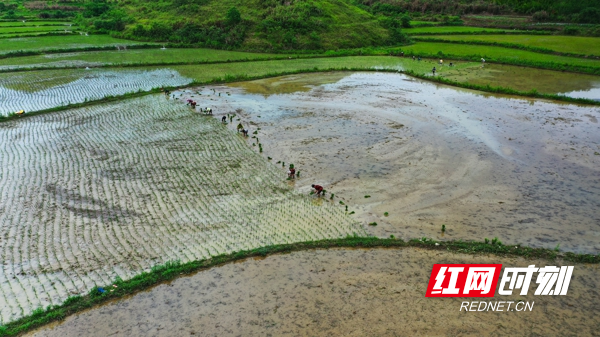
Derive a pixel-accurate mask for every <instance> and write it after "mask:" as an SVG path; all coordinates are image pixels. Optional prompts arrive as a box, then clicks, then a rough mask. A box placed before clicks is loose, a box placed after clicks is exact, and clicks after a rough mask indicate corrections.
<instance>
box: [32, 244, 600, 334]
mask: <svg viewBox="0 0 600 337" xmlns="http://www.w3.org/2000/svg"><path fill="white" fill-rule="evenodd" d="M434 263H502V264H504V265H506V266H511V267H526V266H528V265H531V264H533V265H535V266H538V267H541V266H549V265H563V264H564V263H562V262H560V261H553V262H548V261H543V260H524V259H520V258H501V257H497V256H469V255H462V254H453V253H448V252H443V251H426V250H418V249H377V250H317V251H307V252H296V253H291V254H287V255H278V256H270V257H267V258H266V259H259V260H255V259H248V260H245V261H242V262H240V263H232V264H228V265H225V266H221V267H217V268H213V269H210V270H207V271H203V272H200V273H198V274H196V275H193V276H191V277H183V278H180V279H177V280H175V281H173V282H172V283H170V284H163V285H160V286H157V287H155V288H153V289H151V290H149V291H147V292H142V293H139V294H137V295H134V296H133V297H130V298H128V299H126V300H122V301H118V302H113V303H111V304H108V305H105V306H103V307H99V308H96V309H92V310H89V311H87V312H83V313H81V314H78V315H74V316H71V317H69V318H67V319H66V320H65V321H64V323H62V324H60V325H54V326H49V327H45V328H43V329H41V330H39V331H37V332H33V333H31V334H30V335H33V336H60V337H68V336H193V335H195V336H459V335H468V336H525V335H527V336H566V335H577V336H591V335H594V334H595V333H597V331H598V329H600V319H599V318H598V315H596V314H594V313H598V312H599V311H600V298H598V293H597V291H596V289H598V287H600V283H599V281H598V277H597V276H598V266H596V265H577V264H576V265H575V266H574V271H573V277H572V280H571V282H570V285H569V290H568V294H567V295H566V296H534V295H533V293H534V291H535V289H536V288H537V284H535V279H534V280H533V281H532V285H531V287H530V288H529V292H528V294H527V295H526V296H521V295H517V293H516V292H515V294H514V295H512V296H499V295H496V296H495V297H494V298H485V299H484V300H486V302H497V301H513V302H517V301H519V300H523V301H527V302H529V303H532V302H533V309H532V310H531V311H528V312H517V311H510V312H492V311H487V312H465V311H464V310H463V312H462V313H461V312H460V311H459V310H460V306H461V301H463V300H468V299H464V298H425V296H424V294H425V290H426V288H427V284H428V282H429V276H430V274H431V268H432V265H433V264H434ZM567 265H573V264H572V263H567ZM472 300H477V299H472ZM506 306H507V304H506V305H505V307H504V308H505V309H506ZM513 308H514V306H513Z"/></svg>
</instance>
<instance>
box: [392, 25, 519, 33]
mask: <svg viewBox="0 0 600 337" xmlns="http://www.w3.org/2000/svg"><path fill="white" fill-rule="evenodd" d="M403 32H405V33H407V34H411V35H418V34H433V33H439V34H444V33H465V34H469V33H479V32H490V33H493V32H524V31H516V30H513V29H498V28H482V27H468V26H439V27H415V28H405V29H403Z"/></svg>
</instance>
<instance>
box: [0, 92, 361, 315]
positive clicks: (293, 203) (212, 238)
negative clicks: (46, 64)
mask: <svg viewBox="0 0 600 337" xmlns="http://www.w3.org/2000/svg"><path fill="white" fill-rule="evenodd" d="M0 142H1V143H2V144H5V146H3V147H1V148H0V157H1V158H2V163H3V165H2V166H1V167H0V205H2V206H1V207H2V212H0V238H2V241H1V243H2V244H1V245H0V259H1V260H2V261H3V264H2V265H1V266H0V324H1V323H6V322H9V321H12V320H15V319H17V318H19V317H22V316H23V315H27V314H30V313H31V312H33V310H35V309H37V308H39V307H46V306H48V305H54V304H59V303H62V302H63V301H64V300H66V299H67V298H68V297H69V296H70V295H73V294H79V293H84V292H87V291H89V290H90V289H92V288H93V287H94V286H102V285H105V284H109V283H110V282H111V281H112V280H114V279H115V278H116V277H121V278H123V279H127V278H131V277H133V276H134V275H136V274H138V273H140V272H141V271H144V270H149V269H151V268H152V267H153V266H155V265H157V264H162V263H165V262H166V261H172V260H181V261H182V262H186V261H192V260H197V259H202V258H207V257H211V256H214V255H218V254H223V253H231V252H234V251H240V250H247V249H254V248H258V247H262V246H266V245H272V244H280V243H293V242H299V241H307V240H319V239H324V238H339V237H345V236H347V235H349V234H350V235H351V234H353V233H358V234H364V232H363V230H362V229H361V227H360V225H359V224H358V223H356V222H355V221H354V220H353V219H352V218H351V217H349V216H348V215H347V214H346V213H345V211H344V209H343V208H342V207H341V206H339V205H336V204H334V203H329V202H323V203H322V204H318V203H315V202H314V201H315V200H314V199H313V197H311V196H307V195H300V194H298V193H297V192H295V191H294V190H293V189H292V188H291V187H289V186H288V185H287V184H286V183H285V177H286V174H285V172H284V170H283V169H282V168H281V167H279V166H276V165H274V164H271V163H269V162H268V161H267V160H265V159H264V158H263V157H262V156H261V155H260V154H258V153H257V152H256V151H254V150H253V149H252V148H251V147H250V146H248V145H247V144H246V142H245V140H244V139H243V138H242V137H240V136H239V135H237V134H236V133H235V132H234V131H232V130H228V129H227V128H226V127H224V126H223V125H222V124H221V123H220V122H218V121H216V120H215V119H213V118H210V117H205V116H203V115H201V114H197V113H195V112H193V111H192V110H191V109H189V108H188V107H186V106H185V105H184V104H182V103H181V102H179V101H173V100H168V99H167V98H166V97H165V96H164V95H151V96H145V97H142V98H136V99H129V100H125V101H121V102H118V103H110V104H102V105H94V106H90V107H85V108H79V109H71V110H66V111H62V112H60V113H55V114H45V115H39V116H35V117H31V118H28V119H26V120H25V119H24V120H14V121H9V122H5V123H3V124H2V127H1V128H0Z"/></svg>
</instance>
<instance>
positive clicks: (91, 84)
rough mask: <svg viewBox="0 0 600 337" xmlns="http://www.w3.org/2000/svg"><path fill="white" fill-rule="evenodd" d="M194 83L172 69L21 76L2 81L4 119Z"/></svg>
mask: <svg viewBox="0 0 600 337" xmlns="http://www.w3.org/2000/svg"><path fill="white" fill-rule="evenodd" d="M191 81H192V80H191V79H190V78H187V77H184V76H181V75H180V74H179V73H178V72H177V71H174V70H169V69H156V70H102V69H88V70H84V69H76V70H73V69H68V70H51V71H30V72H17V73H12V74H6V75H3V76H2V77H1V78H0V115H8V114H9V113H13V112H16V111H19V110H25V111H26V112H31V111H38V110H44V109H49V108H54V107H57V106H64V105H68V104H73V103H82V102H86V101H89V100H97V99H101V98H104V97H106V96H118V95H123V94H127V93H132V92H137V91H148V90H151V89H153V88H158V87H161V86H179V85H185V84H188V83H190V82H191Z"/></svg>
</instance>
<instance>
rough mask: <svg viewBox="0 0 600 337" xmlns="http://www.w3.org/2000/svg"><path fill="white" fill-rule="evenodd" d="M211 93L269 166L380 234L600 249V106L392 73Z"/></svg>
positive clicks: (206, 97) (305, 78) (263, 83)
mask: <svg viewBox="0 0 600 337" xmlns="http://www.w3.org/2000/svg"><path fill="white" fill-rule="evenodd" d="M213 90H214V91H213ZM198 92H200V93H201V95H195V98H196V99H199V100H201V101H202V103H200V104H208V105H210V106H211V107H213V108H214V110H215V112H216V113H217V114H218V115H219V116H220V115H221V114H226V113H236V114H237V115H238V116H241V117H242V119H243V123H244V124H245V125H246V126H247V127H248V126H249V127H250V132H251V133H252V132H254V131H258V133H257V134H256V135H255V136H254V137H258V142H260V143H262V144H263V146H264V153H263V155H264V156H265V157H266V156H269V157H272V158H273V161H274V162H276V161H283V162H285V163H294V164H295V165H296V168H297V169H298V170H300V172H301V177H300V179H298V180H297V181H295V182H294V183H293V184H295V186H296V188H297V189H298V190H300V191H301V192H303V193H308V192H309V190H310V185H311V184H312V183H319V184H321V185H323V186H325V188H326V189H328V190H329V191H331V192H333V193H335V194H336V198H335V199H334V202H335V203H338V202H339V201H342V202H344V203H345V204H346V205H349V211H355V212H356V215H357V216H358V218H359V219H360V220H361V221H362V223H363V225H365V228H367V230H368V231H369V232H370V233H371V234H374V235H378V236H383V237H389V236H390V235H394V236H396V237H402V238H405V239H408V238H415V237H422V236H426V237H433V238H438V239H472V240H478V241H483V239H484V238H486V237H487V238H490V239H491V238H493V237H496V236H497V237H498V238H500V240H502V241H503V242H507V243H520V244H524V245H529V246H536V247H546V248H555V247H556V246H557V245H559V247H560V248H561V249H565V250H570V251H577V252H592V253H597V252H598V251H600V229H599V227H598V224H599V223H600V212H598V209H600V179H599V177H600V169H599V167H600V124H598V119H600V109H599V108H598V107H589V106H588V107H582V106H576V105H572V104H555V103H552V102H547V101H540V100H528V99H523V98H515V97H509V96H501V95H491V94H482V93H480V92H473V91H468V90H460V89H456V88H451V87H447V86H441V85H437V84H432V83H428V82H424V81H420V80H414V79H412V78H410V77H407V76H403V75H399V74H389V73H339V72H337V73H324V74H306V75H295V76H286V77H278V78H272V79H266V80H260V81H251V82H243V83H238V84H233V85H231V86H215V87H206V88H202V89H198ZM219 94H220V96H219ZM186 95H190V94H189V93H188V94H186ZM186 95H184V96H183V97H185V96H186ZM237 123H238V122H237V121H235V122H234V123H233V124H232V125H231V127H232V128H233V127H235V126H236V125H237ZM259 128H260V130H258V129H259ZM251 136H253V135H252V134H251ZM249 142H257V139H256V138H252V139H249ZM365 196H370V197H368V198H366V197H365ZM328 198H329V195H328V197H327V199H328ZM385 212H388V214H389V216H385V215H384V214H385ZM371 222H377V224H378V226H376V227H370V226H366V225H367V224H368V223H371ZM443 224H445V225H446V229H447V230H446V232H445V233H441V227H442V225H443Z"/></svg>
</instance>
